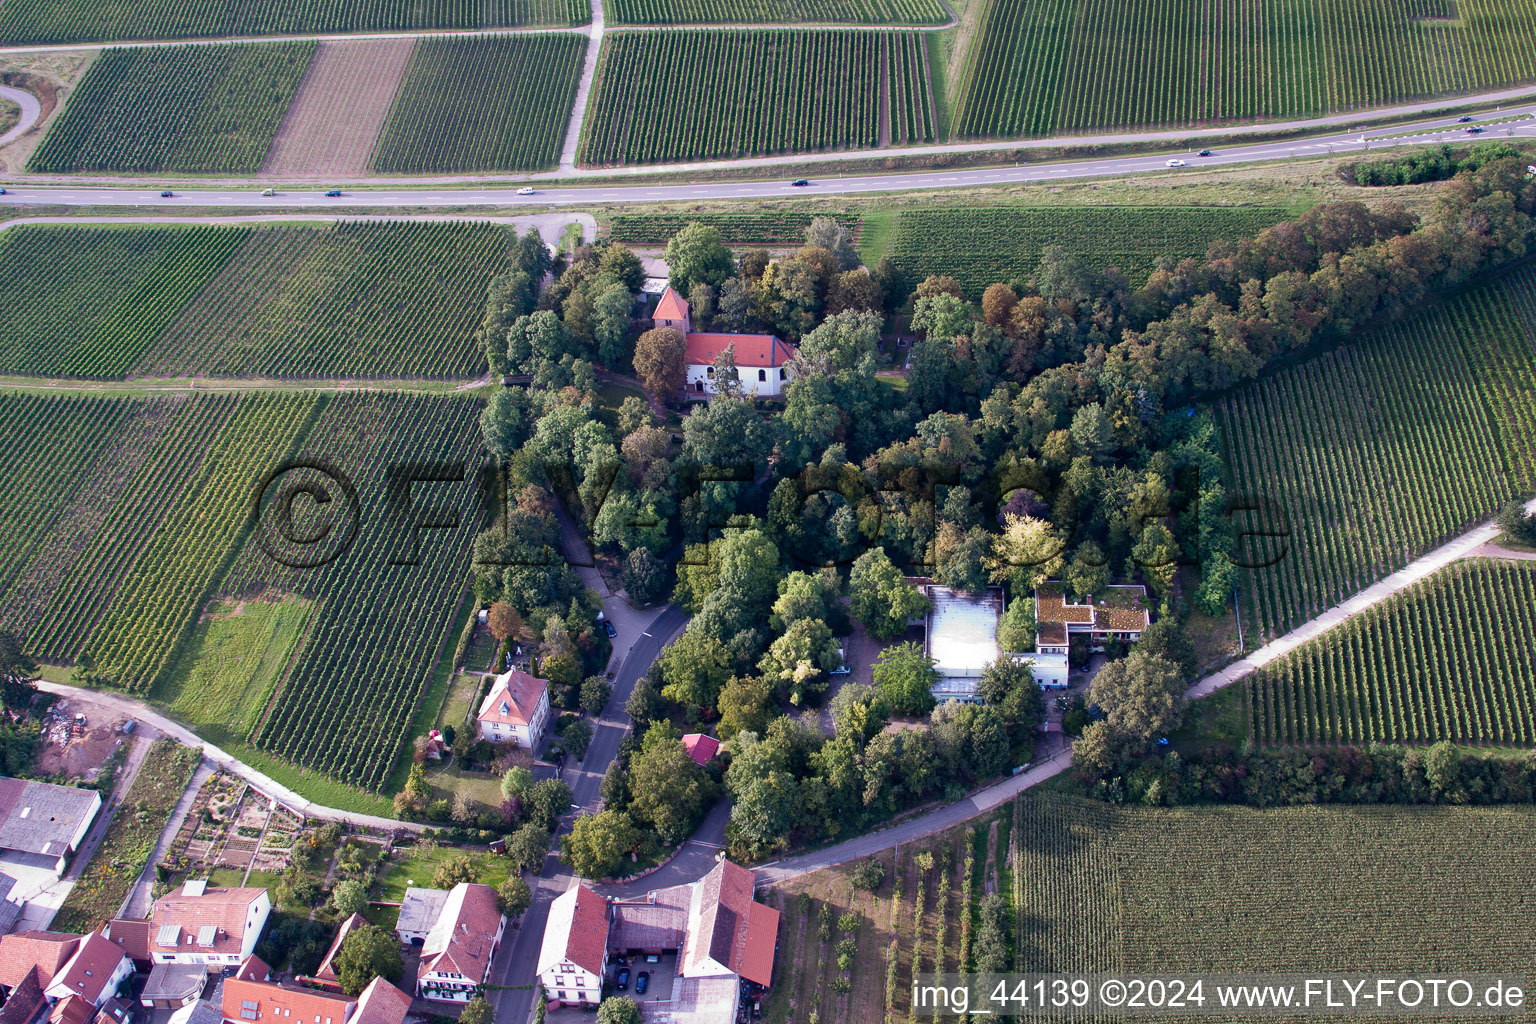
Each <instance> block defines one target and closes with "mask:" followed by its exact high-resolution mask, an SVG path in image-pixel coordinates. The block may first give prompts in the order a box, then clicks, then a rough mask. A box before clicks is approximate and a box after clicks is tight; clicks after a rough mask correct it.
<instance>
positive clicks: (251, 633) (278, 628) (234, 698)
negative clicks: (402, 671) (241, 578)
mask: <svg viewBox="0 0 1536 1024" xmlns="http://www.w3.org/2000/svg"><path fill="white" fill-rule="evenodd" d="M312 607H313V605H312V604H311V603H310V602H309V601H305V600H302V599H300V598H288V599H285V600H279V601H252V602H238V603H237V602H233V601H225V602H222V603H221V604H220V605H219V606H218V607H217V608H216V609H214V610H213V611H212V612H211V613H209V614H208V615H206V616H204V618H203V620H202V621H201V622H199V623H198V624H197V626H195V627H194V628H193V630H192V634H191V638H190V640H189V641H188V642H187V644H186V645H185V647H184V648H183V653H182V655H181V656H180V657H179V658H178V659H177V661H176V663H175V664H173V666H172V667H171V669H170V670H169V671H167V672H166V673H165V674H164V675H163V676H162V677H161V682H160V684H159V685H157V686H156V687H155V689H154V691H152V692H151V697H153V698H154V699H155V700H156V701H158V702H160V703H163V704H165V705H166V706H167V707H168V708H169V710H170V711H172V712H173V713H175V715H176V716H177V717H178V718H180V719H181V720H182V721H184V722H186V723H187V724H188V725H189V726H191V727H192V728H193V729H195V730H196V731H197V733H198V735H200V736H204V737H206V738H208V739H210V740H212V741H213V742H214V743H218V744H224V743H228V742H244V741H245V740H246V739H247V738H248V737H249V736H250V734H251V730H252V729H254V728H255V727H256V723H257V721H258V720H259V719H260V718H261V715H262V713H263V712H264V711H265V710H266V708H267V702H268V701H270V700H271V698H272V691H273V689H275V688H276V686H277V684H278V682H279V681H280V680H281V679H282V677H283V675H284V673H285V672H286V671H287V669H288V665H289V662H290V661H291V660H292V657H293V651H294V648H295V646H296V645H297V644H298V642H299V640H300V638H301V637H303V635H304V627H305V625H306V624H307V623H308V622H309V613H310V610H311V608H312Z"/></svg>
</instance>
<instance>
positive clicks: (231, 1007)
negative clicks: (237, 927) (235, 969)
mask: <svg viewBox="0 0 1536 1024" xmlns="http://www.w3.org/2000/svg"><path fill="white" fill-rule="evenodd" d="M245 973H246V972H241V974H237V975H236V976H234V977H231V978H225V979H224V992H223V1000H222V1003H223V1006H222V1009H223V1016H224V1021H225V1024H277V1022H278V1021H283V1022H285V1024H299V1022H300V1021H303V1024H348V1022H349V1021H350V1020H351V1019H352V1016H353V1012H354V1011H355V1010H356V1009H357V997H355V996H345V995H342V994H341V993H339V992H326V991H323V990H321V989H314V988H299V987H297V986H288V985H279V984H277V983H276V982H270V981H261V980H258V979H257V978H253V977H247V976H242V975H244V974H245ZM261 973H262V974H263V975H264V974H265V973H266V972H264V971H263V972H261Z"/></svg>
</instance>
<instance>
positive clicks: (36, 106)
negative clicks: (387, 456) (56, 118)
mask: <svg viewBox="0 0 1536 1024" xmlns="http://www.w3.org/2000/svg"><path fill="white" fill-rule="evenodd" d="M0 96H4V97H5V98H6V99H8V100H10V101H11V102H12V103H15V104H17V105H19V106H20V107H21V120H19V121H17V122H16V123H15V124H14V125H12V126H11V129H10V131H8V132H6V133H5V134H4V135H0V146H3V145H5V144H6V143H7V142H10V141H11V140H12V139H14V138H16V137H17V136H18V135H20V134H21V133H22V132H24V131H26V130H27V129H28V128H31V127H32V126H33V125H34V124H37V119H38V118H39V117H41V116H42V113H43V108H42V105H41V104H40V103H38V102H37V97H36V96H33V95H32V94H31V93H29V92H27V90H25V89H13V88H11V87H10V86H9V85H0Z"/></svg>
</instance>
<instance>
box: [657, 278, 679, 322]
mask: <svg viewBox="0 0 1536 1024" xmlns="http://www.w3.org/2000/svg"><path fill="white" fill-rule="evenodd" d="M651 317H652V319H655V320H686V319H687V318H688V300H686V299H684V298H683V297H682V296H681V295H679V294H677V292H675V291H673V290H672V286H671V285H668V286H667V290H666V291H664V292H662V293H661V301H660V302H658V303H656V312H655V313H652V314H651Z"/></svg>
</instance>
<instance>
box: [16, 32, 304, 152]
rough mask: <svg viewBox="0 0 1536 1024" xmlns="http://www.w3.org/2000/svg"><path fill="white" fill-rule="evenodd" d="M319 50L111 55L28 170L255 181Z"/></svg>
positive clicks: (210, 49) (94, 67)
mask: <svg viewBox="0 0 1536 1024" xmlns="http://www.w3.org/2000/svg"><path fill="white" fill-rule="evenodd" d="M9 6H10V5H9V4H7V5H6V7H5V8H0V10H5V9H9ZM314 52H315V44H314V43H313V42H287V43H254V44H253V43H231V44H226V45H217V46H145V47H132V48H127V49H110V50H107V51H106V52H104V53H103V54H102V55H101V56H100V57H98V58H97V59H96V61H95V62H94V63H92V64H91V67H90V70H89V71H87V72H86V74H85V78H84V79H83V80H82V81H81V82H80V85H79V87H78V88H77V89H76V90H75V91H74V93H73V94H72V95H71V96H70V97H69V102H68V103H67V104H66V105H65V107H64V112H63V114H62V115H61V116H60V117H59V118H58V119H57V120H55V121H54V123H53V127H52V128H51V129H50V130H49V132H48V134H47V136H46V137H45V138H44V139H43V141H42V144H41V145H39V146H38V147H37V151H36V152H35V153H33V154H32V159H31V160H30V161H29V162H28V164H27V169H28V170H31V171H37V172H43V173H66V172H73V171H119V172H146V173H148V172H160V171H172V172H178V173H186V174H254V173H255V172H256V171H258V170H260V169H261V163H262V160H263V159H264V158H265V157H266V155H267V150H268V149H269V148H270V147H271V145H272V139H273V137H274V136H275V135H276V134H277V129H278V125H279V124H280V123H281V122H282V119H283V113H284V112H285V111H286V110H287V109H288V104H289V103H291V102H292V101H293V96H294V93H295V92H296V91H297V90H298V87H299V81H300V80H301V79H302V78H303V77H304V71H305V69H306V68H307V67H308V66H309V61H310V58H311V57H312V56H313V55H314Z"/></svg>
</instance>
